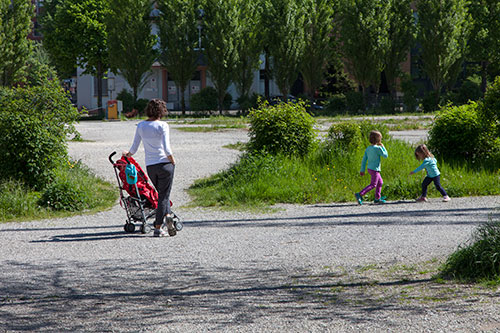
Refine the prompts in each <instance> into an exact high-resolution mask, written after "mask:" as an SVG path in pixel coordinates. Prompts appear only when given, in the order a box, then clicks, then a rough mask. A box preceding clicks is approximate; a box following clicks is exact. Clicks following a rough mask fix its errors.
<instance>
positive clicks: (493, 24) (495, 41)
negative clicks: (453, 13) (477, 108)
mask: <svg viewBox="0 0 500 333" xmlns="http://www.w3.org/2000/svg"><path fill="white" fill-rule="evenodd" d="M468 9H469V13H470V14H471V17H472V27H471V34H470V38H469V48H468V50H469V52H468V59H470V60H474V61H477V62H480V63H481V91H482V92H483V93H484V92H486V83H487V74H488V66H489V65H490V64H491V63H492V62H495V61H498V60H500V59H499V56H498V49H500V20H499V19H498V18H499V17H500V2H498V0H475V1H471V2H469V4H468Z"/></svg>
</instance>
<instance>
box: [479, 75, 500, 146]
mask: <svg viewBox="0 0 500 333" xmlns="http://www.w3.org/2000/svg"><path fill="white" fill-rule="evenodd" d="M480 114H481V117H482V120H483V121H484V122H486V123H487V124H489V125H490V126H492V127H493V132H494V133H496V134H495V135H496V138H497V139H498V137H499V136H500V76H499V77H497V78H496V79H495V82H493V84H492V85H491V86H490V87H488V89H487V90H486V94H485V95H484V101H483V107H482V108H481V110H480Z"/></svg>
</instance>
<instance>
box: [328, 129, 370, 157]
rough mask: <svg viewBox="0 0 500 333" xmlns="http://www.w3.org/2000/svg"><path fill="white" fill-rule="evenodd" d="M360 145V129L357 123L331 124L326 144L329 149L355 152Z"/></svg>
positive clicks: (361, 139)
mask: <svg viewBox="0 0 500 333" xmlns="http://www.w3.org/2000/svg"><path fill="white" fill-rule="evenodd" d="M362 143H363V137H362V135H361V128H360V126H359V124H357V123H354V122H342V123H337V124H332V125H331V126H330V128H329V129H328V136H327V144H328V146H329V147H330V148H331V149H340V150H344V151H349V150H357V149H358V148H359V147H360V146H361V144H362Z"/></svg>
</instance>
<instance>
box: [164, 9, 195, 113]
mask: <svg viewBox="0 0 500 333" xmlns="http://www.w3.org/2000/svg"><path fill="white" fill-rule="evenodd" d="M159 9H160V12H161V15H160V16H159V17H158V21H157V22H158V28H159V32H158V37H159V40H160V58H159V59H160V62H161V63H162V65H163V66H165V67H166V68H167V70H168V72H169V74H170V75H172V77H173V79H174V81H175V84H176V85H177V87H179V89H180V90H181V91H180V92H181V108H182V114H185V113H186V101H185V98H184V93H185V91H186V88H187V86H188V84H189V81H190V80H191V78H192V77H193V74H194V73H195V71H196V67H197V65H198V57H199V52H200V50H199V45H198V37H199V36H198V30H197V25H198V23H197V19H198V16H199V12H198V11H197V8H196V4H195V1H193V0H187V1H186V0H163V1H160V2H159Z"/></svg>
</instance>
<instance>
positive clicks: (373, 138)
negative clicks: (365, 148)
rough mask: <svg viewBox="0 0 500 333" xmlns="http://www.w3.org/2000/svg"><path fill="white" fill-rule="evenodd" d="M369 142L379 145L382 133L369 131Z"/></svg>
mask: <svg viewBox="0 0 500 333" xmlns="http://www.w3.org/2000/svg"><path fill="white" fill-rule="evenodd" d="M370 143H371V144H372V145H379V144H381V143H382V133H380V132H379V131H371V132H370Z"/></svg>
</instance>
